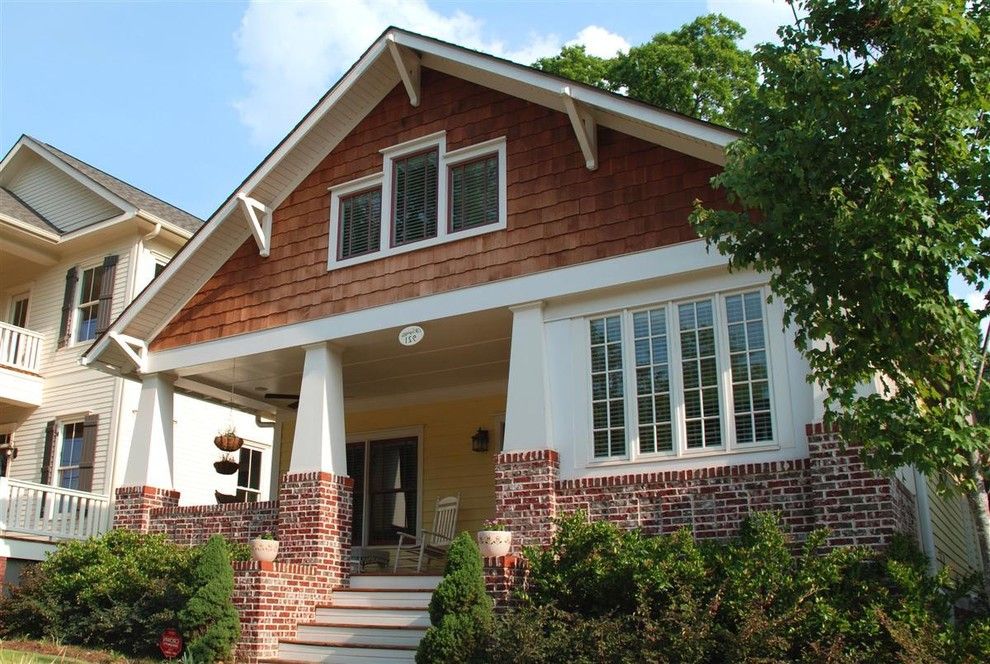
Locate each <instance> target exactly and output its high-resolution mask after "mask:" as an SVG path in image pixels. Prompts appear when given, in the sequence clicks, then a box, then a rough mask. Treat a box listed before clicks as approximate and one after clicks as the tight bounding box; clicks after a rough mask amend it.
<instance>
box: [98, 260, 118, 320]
mask: <svg viewBox="0 0 990 664" xmlns="http://www.w3.org/2000/svg"><path fill="white" fill-rule="evenodd" d="M116 275H117V256H116V254H113V255H110V256H107V257H106V258H104V259H103V279H102V281H100V311H99V314H98V315H97V319H96V334H97V335H100V334H103V333H104V332H106V331H107V328H108V327H110V321H111V320H113V319H112V318H110V309H111V308H113V282H114V278H115V277H116Z"/></svg>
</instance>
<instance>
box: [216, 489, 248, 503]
mask: <svg viewBox="0 0 990 664" xmlns="http://www.w3.org/2000/svg"><path fill="white" fill-rule="evenodd" d="M213 495H214V496H216V498H217V503H219V504H220V505H227V504H229V503H239V502H241V501H240V500H239V499H238V498H237V495H236V494H235V495H231V494H229V493H220V492H219V491H214V492H213Z"/></svg>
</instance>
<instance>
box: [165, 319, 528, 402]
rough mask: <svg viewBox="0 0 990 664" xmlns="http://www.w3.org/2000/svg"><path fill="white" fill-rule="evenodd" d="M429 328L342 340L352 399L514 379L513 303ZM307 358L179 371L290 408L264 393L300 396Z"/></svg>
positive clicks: (277, 356)
mask: <svg viewBox="0 0 990 664" xmlns="http://www.w3.org/2000/svg"><path fill="white" fill-rule="evenodd" d="M421 327H422V328H423V329H424V331H425V333H426V334H425V336H424V338H423V340H422V341H420V342H419V343H418V344H416V345H415V346H403V345H401V344H400V343H399V339H398V335H399V329H400V328H394V329H393V328H389V329H384V330H378V331H376V332H372V333H369V334H362V335H356V336H353V337H345V338H343V339H341V340H339V341H337V342H335V343H337V345H339V346H341V347H342V348H343V349H344V358H343V359H344V398H345V399H346V400H348V401H352V402H353V401H354V400H359V399H368V398H381V397H389V396H394V395H399V394H407V393H411V392H419V391H424V390H439V389H444V388H453V387H457V386H461V385H471V384H477V383H491V382H495V381H503V382H504V381H506V380H507V379H508V375H509V341H510V337H511V331H512V312H510V311H509V310H508V309H493V310H489V311H483V312H480V313H474V314H470V315H464V316H455V317H451V318H445V319H441V320H434V321H429V322H425V323H422V324H421ZM304 357H305V351H304V350H303V349H302V348H301V347H297V348H288V349H285V350H280V351H275V352H271V353H261V354H257V355H249V356H245V357H240V358H237V359H236V361H234V360H231V361H223V362H214V363H209V364H201V365H196V366H192V367H186V368H184V369H181V370H179V371H178V372H177V373H178V375H179V377H180V378H183V379H186V381H194V382H195V383H197V384H201V385H204V386H207V387H208V388H212V391H213V394H212V395H211V396H212V397H213V398H214V399H220V396H219V395H220V394H222V393H226V394H229V392H230V390H231V385H232V384H233V390H234V392H235V394H236V395H240V396H241V397H243V398H245V399H251V400H254V401H256V402H258V401H264V402H265V403H267V404H268V405H269V406H270V407H284V406H286V405H287V404H288V403H289V402H288V401H287V400H284V399H267V400H266V399H264V395H265V394H266V393H283V394H298V393H299V386H300V384H301V382H302V371H303V360H304ZM185 384H186V385H189V383H188V382H185ZM187 389H189V388H187ZM191 391H198V390H196V389H195V388H191Z"/></svg>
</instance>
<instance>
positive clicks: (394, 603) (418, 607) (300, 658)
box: [271, 574, 440, 664]
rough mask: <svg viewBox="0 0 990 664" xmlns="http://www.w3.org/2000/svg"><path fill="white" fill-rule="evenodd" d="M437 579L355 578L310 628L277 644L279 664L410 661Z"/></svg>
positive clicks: (320, 610) (304, 627)
mask: <svg viewBox="0 0 990 664" xmlns="http://www.w3.org/2000/svg"><path fill="white" fill-rule="evenodd" d="M438 583H440V577H439V576H424V575H421V574H359V575H355V576H353V577H351V585H350V588H343V589H341V590H337V591H336V592H334V595H333V603H332V604H331V605H330V606H321V607H317V609H316V619H315V620H314V621H313V622H312V623H305V624H301V625H299V626H298V627H297V628H296V637H295V638H294V639H289V640H283V641H280V642H279V644H278V658H277V659H275V660H271V661H274V662H280V663H281V664H295V663H299V662H329V663H331V664H333V663H343V662H358V663H359V664H393V663H399V662H403V663H408V662H414V661H415V657H416V646H418V645H419V641H420V639H422V638H423V634H425V633H426V628H427V627H429V626H430V615H429V613H428V612H427V607H428V606H429V603H430V597H431V596H432V595H433V591H434V589H436V587H437V584H438Z"/></svg>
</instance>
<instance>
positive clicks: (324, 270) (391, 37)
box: [83, 29, 972, 661]
mask: <svg viewBox="0 0 990 664" xmlns="http://www.w3.org/2000/svg"><path fill="white" fill-rule="evenodd" d="M735 138H736V135H735V134H734V133H733V132H732V131H730V130H728V129H725V128H722V127H718V126H714V125H711V124H707V123H704V122H699V121H697V120H693V119H690V118H686V117H683V116H680V115H677V114H674V113H670V112H667V111H664V110H662V109H658V108H655V107H652V106H649V105H646V104H642V103H639V102H636V101H633V100H630V99H628V98H625V97H622V96H619V95H613V94H609V93H606V92H602V91H600V90H597V89H594V88H589V87H586V86H583V85H580V84H574V83H570V82H568V81H565V80H562V79H559V78H556V77H554V76H550V75H547V74H545V73H543V72H539V71H536V70H533V69H530V68H527V67H523V66H519V65H516V64H513V63H510V62H506V61H503V60H499V59H497V58H494V57H490V56H487V55H484V54H480V53H477V52H474V51H470V50H466V49H463V48H460V47H457V46H454V45H451V44H447V43H443V42H439V41H435V40H432V39H428V38H425V37H421V36H418V35H415V34H411V33H408V32H405V31H402V30H397V29H390V30H388V31H387V32H386V33H385V34H384V35H383V36H382V37H381V38H380V39H379V40H378V41H376V42H375V43H374V44H373V45H372V46H371V48H370V49H369V50H368V51H367V52H366V53H365V54H364V55H363V56H362V57H361V59H360V60H359V61H358V62H357V63H356V64H355V65H354V66H353V67H352V68H351V69H350V70H349V71H348V73H347V74H346V75H345V76H344V77H343V78H342V79H341V80H340V82H338V83H337V84H336V85H335V86H334V87H333V88H332V89H331V90H330V91H329V92H328V93H327V95H326V96H325V97H323V99H321V100H320V101H319V103H318V104H317V105H316V106H315V107H314V108H313V109H312V111H310V113H309V114H308V115H306V117H304V118H303V119H302V121H301V122H300V123H299V124H298V125H297V126H296V128H295V129H294V130H293V131H292V132H291V133H290V134H289V135H288V136H287V137H286V138H285V139H284V140H283V141H282V143H281V144H280V145H279V146H278V147H277V148H276V149H275V150H274V151H273V152H272V153H271V154H270V155H269V156H268V157H267V158H266V159H265V160H264V161H263V162H262V163H261V164H260V165H259V166H258V167H257V168H256V169H255V170H254V171H253V172H252V173H251V175H250V176H249V177H248V178H247V179H246V180H245V181H244V183H243V184H242V185H241V186H240V187H239V188H238V190H237V191H235V192H234V193H233V194H232V195H231V196H230V198H229V199H228V200H227V201H226V202H225V203H224V204H223V205H222V206H221V207H220V209H219V210H218V211H217V213H216V214H215V215H214V216H213V217H212V218H211V219H210V220H209V221H208V222H207V223H206V225H205V226H204V227H203V228H202V229H201V230H200V231H198V232H197V233H196V235H195V236H193V238H192V239H191V240H190V241H189V243H188V244H187V245H186V246H185V247H184V248H183V249H182V250H181V251H180V252H179V253H178V254H177V255H176V257H175V259H174V260H173V261H172V262H171V263H169V265H168V266H166V268H165V270H164V273H163V274H162V276H161V278H159V279H157V280H155V282H154V283H153V284H152V285H151V286H150V287H149V288H148V289H146V290H145V291H143V292H142V293H141V294H140V295H139V296H138V297H137V298H136V299H135V300H134V302H133V303H132V304H131V305H130V306H128V307H127V308H126V309H125V310H124V312H123V313H122V315H121V316H120V317H119V318H118V319H117V320H116V322H114V323H113V324H112V325H111V327H110V328H109V330H108V331H107V332H106V333H104V334H103V335H102V336H101V337H100V338H99V339H98V340H97V341H96V343H95V344H94V346H93V348H92V349H91V350H89V351H88V352H87V353H86V355H85V356H84V358H83V361H84V362H86V363H88V364H89V365H90V366H95V367H99V368H102V369H105V370H107V371H111V372H114V373H119V374H121V375H125V376H128V377H133V378H136V379H139V380H140V381H141V383H142V394H141V405H140V409H139V411H138V413H137V421H138V426H137V427H136V428H135V436H134V440H133V443H132V449H131V454H130V457H129V460H128V465H127V469H126V473H125V476H124V481H123V488H121V489H119V490H118V496H117V498H118V509H117V513H116V522H117V523H118V524H119V525H122V526H128V527H134V528H141V529H153V530H164V531H166V532H170V533H171V534H172V536H173V537H175V538H176V539H178V540H180V541H196V540H198V539H201V538H203V537H205V536H206V535H208V534H209V532H212V531H216V530H220V531H221V532H225V533H226V534H228V535H232V536H236V537H246V536H251V535H255V534H257V533H259V532H261V531H263V530H271V529H274V530H276V531H277V532H278V535H279V539H280V540H281V553H280V558H279V561H281V562H276V563H275V564H274V565H260V566H259V565H239V566H238V567H237V588H238V590H237V598H238V602H239V603H240V604H241V607H242V609H245V612H244V613H242V615H243V616H246V622H245V628H244V643H242V649H241V651H240V654H239V660H240V659H244V660H252V659H255V658H258V657H262V658H263V657H270V656H272V655H274V654H275V652H276V647H277V646H276V643H277V640H278V639H282V640H283V651H282V652H283V655H286V653H290V652H291V653H294V654H292V655H291V657H292V658H293V659H301V658H302V657H303V656H306V657H323V656H324V655H322V654H314V653H315V651H313V652H310V653H309V654H305V653H303V654H300V651H299V650H298V649H297V650H295V651H293V650H292V649H291V648H289V650H284V648H285V646H286V643H288V644H290V645H292V644H293V643H294V645H295V646H298V648H303V649H304V646H306V647H308V646H312V645H313V643H310V642H302V641H299V640H298V639H297V640H296V641H295V642H293V641H292V637H293V635H294V634H296V631H295V630H296V627H297V623H300V622H305V621H307V620H312V619H313V612H314V610H315V609H314V607H315V606H316V605H318V604H321V603H326V601H327V599H328V597H329V596H330V593H331V592H334V593H336V592H337V591H335V590H334V589H343V590H340V591H339V592H341V593H343V592H346V590H347V586H348V583H349V580H348V578H349V575H350V570H351V557H352V554H353V552H354V551H355V550H358V549H360V550H361V551H362V552H363V551H366V550H375V548H376V547H384V548H383V549H382V550H386V549H388V548H389V547H390V548H391V549H394V547H395V543H396V541H397V538H398V532H399V531H408V532H414V531H417V530H418V529H419V528H420V527H429V524H430V523H432V519H433V510H434V505H435V504H436V502H437V500H438V499H439V498H442V497H446V496H459V498H460V512H459V517H458V529H459V530H469V531H474V530H478V529H479V528H480V527H481V525H482V522H483V521H484V520H485V519H489V518H495V519H498V520H499V521H501V522H502V523H503V524H505V525H507V526H508V527H509V528H510V529H511V530H512V531H513V532H514V535H515V540H514V541H515V546H518V545H520V544H526V543H543V542H546V541H548V538H549V537H550V534H551V533H552V527H553V526H552V521H553V519H554V517H555V516H556V515H557V514H558V513H561V512H565V511H571V510H577V509H582V510H586V511H587V512H589V514H590V515H591V518H595V519H612V520H615V521H618V522H621V523H622V524H624V525H627V526H629V527H641V528H643V529H645V530H647V531H649V532H655V533H661V532H662V533H666V532H671V531H673V530H676V529H678V528H681V527H684V526H688V527H692V528H693V529H694V532H695V533H696V535H697V536H699V537H727V536H731V535H733V534H735V533H736V532H737V529H738V526H739V524H740V522H741V520H742V519H743V518H744V517H745V515H746V514H748V513H749V512H751V511H755V510H776V511H778V512H780V513H781V514H782V515H783V517H784V519H785V521H786V523H787V524H788V525H789V527H790V528H791V529H792V531H793V532H794V533H795V534H797V535H798V536H802V535H803V534H805V533H807V532H809V531H810V530H811V529H812V528H815V527H818V526H829V527H831V528H832V529H833V533H834V535H833V540H832V541H833V542H834V543H836V544H841V543H859V544H867V545H882V544H883V543H885V542H887V541H889V539H890V537H891V535H892V534H893V533H895V532H896V531H898V530H902V531H906V532H908V533H910V534H912V535H916V536H917V537H918V538H919V540H920V541H921V542H922V543H923V544H924V546H925V547H926V548H927V550H928V551H929V552H930V553H931V554H932V555H933V557H934V558H935V559H936V560H938V561H940V562H941V563H944V564H952V565H958V566H960V567H962V566H965V565H966V564H968V560H967V559H968V557H969V556H970V555H971V552H970V550H969V547H971V546H972V544H971V538H970V535H969V531H968V530H967V525H966V520H967V519H968V517H967V516H966V513H965V511H964V510H962V509H961V506H960V505H959V504H957V503H956V502H954V501H950V500H947V499H937V498H936V497H934V496H929V495H928V491H927V484H926V482H924V481H919V478H918V477H917V476H916V475H915V474H914V473H912V472H904V473H901V474H899V476H898V477H880V476H876V475H874V474H872V473H870V472H868V471H866V470H865V469H864V468H863V467H862V466H861V464H860V463H859V461H858V459H857V457H856V455H855V451H854V450H848V451H843V450H841V449H840V448H839V445H838V442H837V441H836V439H835V437H834V435H832V434H831V433H830V432H828V431H826V430H824V429H823V428H822V425H821V424H820V419H821V416H822V406H821V403H822V395H821V393H820V390H818V389H817V388H816V387H815V386H813V385H810V384H808V383H807V382H806V376H807V373H808V367H807V365H806V363H805V361H804V360H803V359H802V357H801V356H800V354H799V353H798V352H797V350H796V349H795V347H794V344H793V336H792V333H791V332H790V331H788V330H786V329H784V325H783V311H782V307H781V305H780V303H779V301H777V300H773V299H770V298H769V295H770V292H769V290H768V287H767V277H766V275H763V274H757V273H754V272H745V271H735V272H730V271H729V270H728V269H727V259H726V257H724V256H721V255H719V254H718V253H716V252H714V251H709V250H707V249H706V247H705V244H704V242H702V241H700V240H699V239H698V238H697V236H696V235H695V234H694V232H693V231H692V229H691V227H690V226H689V224H688V215H689V213H690V211H691V209H692V205H693V203H694V201H695V200H698V199H700V200H702V201H704V202H705V203H706V204H708V205H716V206H717V205H720V204H723V197H722V194H721V193H719V192H717V191H714V190H712V189H711V187H710V186H709V181H710V179H711V178H712V176H714V175H715V174H716V173H718V172H719V167H720V165H721V164H723V163H724V160H725V148H726V146H727V145H728V144H729V143H730V142H732V141H733V140H734V139H735ZM235 374H236V377H237V378H236V380H233V376H234V375H235ZM178 381H183V383H184V384H185V385H187V389H188V390H189V391H192V392H196V391H197V390H198V389H201V388H203V389H205V387H206V386H210V387H211V389H220V388H222V389H233V391H234V392H235V394H236V396H237V397H238V398H242V399H255V400H258V399H260V400H265V401H266V402H267V403H268V405H269V406H270V407H271V408H277V410H278V417H277V424H278V427H277V431H276V439H275V456H276V458H277V459H278V460H279V462H278V472H277V473H274V474H273V477H274V478H275V483H276V484H275V486H273V487H272V495H273V496H275V495H277V496H278V500H277V501H271V502H268V503H258V504H254V505H246V506H239V507H233V508H223V510H226V511H221V508H211V509H212V511H209V510H206V511H204V510H203V509H201V508H182V507H176V505H177V502H178V501H179V500H180V499H181V491H180V490H177V489H179V487H177V484H176V481H175V478H176V475H177V469H176V466H175V465H174V463H173V461H174V459H175V458H176V455H175V453H174V449H175V446H176V445H178V442H177V441H175V440H174V438H173V435H172V432H171V430H170V429H169V427H167V426H164V425H163V423H167V422H168V421H170V419H171V417H172V415H171V413H172V402H173V392H174V387H173V386H174V385H177V384H178ZM231 384H233V387H232V388H231ZM207 512H209V513H207ZM943 513H944V514H945V515H947V516H945V518H943V517H942V515H943ZM224 515H226V516H224ZM221 517H224V518H221ZM933 517H937V518H933ZM939 519H941V521H939ZM936 522H938V523H937V524H936ZM967 538H970V539H967ZM490 562H491V563H492V570H493V571H492V574H493V575H494V576H497V575H498V574H502V575H505V574H506V573H510V574H511V570H510V571H509V572H506V570H508V569H509V568H507V567H505V566H504V565H505V564H507V563H506V561H501V560H500V561H490ZM496 580H497V579H496ZM503 581H504V578H503ZM355 587H356V586H355ZM273 598H274V599H273ZM300 638H301V637H300ZM328 638H329V637H328ZM396 638H398V637H396ZM340 639H343V637H340ZM330 646H333V647H337V648H338V650H339V649H341V648H346V646H342V645H340V644H339V643H337V642H333V643H330ZM328 647H329V646H328ZM341 652H343V653H344V654H340V652H338V654H337V655H334V656H340V657H343V659H341V660H340V661H347V655H346V651H341ZM362 652H364V653H367V652H368V651H367V650H364V651H362ZM393 655H394V653H393ZM393 655H388V654H387V653H384V654H381V659H380V660H378V661H405V660H403V659H402V657H399V656H395V657H396V658H394V659H390V658H389V657H392V656H393ZM286 656H289V655H286ZM326 656H327V657H330V655H326ZM309 661H338V660H331V659H326V660H323V659H312V660H309Z"/></svg>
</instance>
